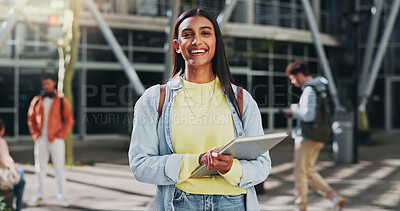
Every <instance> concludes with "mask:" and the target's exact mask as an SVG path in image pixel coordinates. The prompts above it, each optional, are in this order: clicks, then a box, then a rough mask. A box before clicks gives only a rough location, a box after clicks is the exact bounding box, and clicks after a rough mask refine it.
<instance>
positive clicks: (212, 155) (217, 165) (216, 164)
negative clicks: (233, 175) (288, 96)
mask: <svg viewBox="0 0 400 211" xmlns="http://www.w3.org/2000/svg"><path fill="white" fill-rule="evenodd" d="M220 148H221V147H218V148H212V149H210V150H209V151H208V152H207V153H205V154H201V155H200V156H199V163H200V164H202V163H205V164H206V166H207V169H208V170H210V171H219V172H220V173H222V174H226V173H227V172H228V171H229V170H230V169H231V167H232V164H233V157H232V155H223V154H220V153H218V150H219V149H220Z"/></svg>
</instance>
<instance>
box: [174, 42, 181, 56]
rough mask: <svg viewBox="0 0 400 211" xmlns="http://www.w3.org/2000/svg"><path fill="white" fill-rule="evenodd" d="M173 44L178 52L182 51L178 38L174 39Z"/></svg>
mask: <svg viewBox="0 0 400 211" xmlns="http://www.w3.org/2000/svg"><path fill="white" fill-rule="evenodd" d="M172 46H173V47H174V49H175V52H176V53H181V47H180V46H179V43H178V40H177V39H174V40H173V41H172Z"/></svg>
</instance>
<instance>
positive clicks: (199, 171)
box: [191, 132, 289, 177]
mask: <svg viewBox="0 0 400 211" xmlns="http://www.w3.org/2000/svg"><path fill="white" fill-rule="evenodd" d="M288 136H289V133H288V132H278V133H270V134H266V135H262V136H250V137H244V138H235V139H233V140H232V141H230V142H229V143H227V144H226V145H225V146H223V147H222V148H221V149H220V150H219V151H218V152H219V153H221V154H224V155H232V156H233V157H234V158H237V159H239V160H255V159H257V158H258V157H259V156H260V155H262V154H264V153H265V152H266V151H268V150H270V149H271V148H272V147H274V146H275V145H277V144H278V143H279V142H281V141H283V140H284V139H285V138H287V137H288ZM216 174H218V172H217V171H209V170H208V169H207V167H206V165H205V164H204V163H203V164H201V165H199V167H197V168H196V169H195V170H194V171H193V172H192V176H191V177H202V176H210V175H216Z"/></svg>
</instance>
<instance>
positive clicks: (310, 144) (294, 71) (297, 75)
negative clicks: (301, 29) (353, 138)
mask: <svg viewBox="0 0 400 211" xmlns="http://www.w3.org/2000/svg"><path fill="white" fill-rule="evenodd" d="M286 76H288V77H289V79H290V81H291V83H292V84H293V85H294V86H296V87H301V89H302V91H303V92H302V94H301V96H300V100H299V103H298V104H292V105H290V109H289V110H287V111H286V114H285V116H286V117H289V118H292V119H297V127H296V128H295V129H294V130H293V131H292V136H293V138H294V139H295V147H294V164H295V166H294V176H295V204H296V205H297V207H298V209H299V210H301V211H305V210H306V209H307V193H308V183H309V184H310V185H311V186H312V187H313V188H314V189H315V190H316V191H317V192H318V193H319V194H321V195H322V196H324V197H326V198H328V199H330V200H331V201H332V204H333V208H334V210H341V209H342V208H343V205H344V203H345V202H346V199H345V198H344V197H341V196H339V195H338V194H337V193H336V192H335V191H334V190H333V189H332V188H331V187H330V186H329V185H328V183H326V181H325V180H324V179H323V178H322V176H321V175H320V174H319V173H318V172H317V171H316V170H315V168H314V165H315V163H316V161H317V159H318V155H319V152H320V150H321V149H322V147H323V146H324V143H323V142H321V141H317V140H312V139H310V138H308V137H305V136H304V134H303V133H302V122H312V121H314V120H315V118H316V108H317V94H318V93H317V91H318V92H320V93H322V92H326V91H327V86H326V85H327V82H328V81H327V80H326V79H325V78H323V77H316V78H313V77H312V76H311V75H310V71H309V69H308V66H307V65H306V64H305V63H304V62H302V61H294V62H292V63H290V64H289V65H288V66H287V67H286ZM315 89H316V90H317V91H316V90H315ZM303 129H304V128H303Z"/></svg>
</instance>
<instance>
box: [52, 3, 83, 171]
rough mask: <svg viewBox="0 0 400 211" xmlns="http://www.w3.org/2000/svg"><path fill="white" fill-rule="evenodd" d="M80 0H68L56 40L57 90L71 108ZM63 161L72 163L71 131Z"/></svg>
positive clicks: (77, 47)
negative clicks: (59, 34)
mask: <svg viewBox="0 0 400 211" xmlns="http://www.w3.org/2000/svg"><path fill="white" fill-rule="evenodd" d="M80 9H81V0H70V3H69V7H68V8H67V9H66V10H65V14H64V23H63V36H62V37H61V38H60V40H59V41H58V44H59V45H58V54H59V70H58V90H60V91H61V90H62V93H61V95H65V97H66V98H67V99H68V101H69V102H70V103H71V106H72V110H73V105H74V102H73V100H74V99H73V92H72V78H73V77H74V73H75V66H76V63H77V61H78V52H79V39H80V31H79V16H80ZM65 156H66V159H65V163H66V164H67V165H72V164H73V163H74V139H73V133H72V131H71V132H69V133H68V135H67V140H66V142H65Z"/></svg>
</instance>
